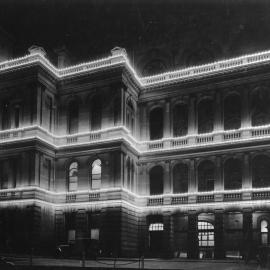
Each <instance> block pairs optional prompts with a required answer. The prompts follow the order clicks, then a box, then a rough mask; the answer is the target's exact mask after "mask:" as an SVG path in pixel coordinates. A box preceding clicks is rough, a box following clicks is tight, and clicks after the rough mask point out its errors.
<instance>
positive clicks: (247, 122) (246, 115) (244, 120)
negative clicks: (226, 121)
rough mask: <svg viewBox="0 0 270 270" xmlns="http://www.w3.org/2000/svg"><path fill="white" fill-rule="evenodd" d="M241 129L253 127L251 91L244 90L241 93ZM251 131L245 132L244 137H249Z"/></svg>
mask: <svg viewBox="0 0 270 270" xmlns="http://www.w3.org/2000/svg"><path fill="white" fill-rule="evenodd" d="M241 100H242V102H241V128H246V127H250V126H251V115H250V110H249V89H242V92H241ZM248 136H249V131H244V132H243V137H248Z"/></svg>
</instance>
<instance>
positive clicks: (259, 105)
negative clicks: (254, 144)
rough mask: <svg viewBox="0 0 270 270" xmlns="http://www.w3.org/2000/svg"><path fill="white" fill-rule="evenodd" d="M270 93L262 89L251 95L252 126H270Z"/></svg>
mask: <svg viewBox="0 0 270 270" xmlns="http://www.w3.org/2000/svg"><path fill="white" fill-rule="evenodd" d="M269 104H270V91H269V89H267V88H260V89H258V90H256V91H254V92H253V93H252V95H251V123H252V126H261V125H267V124H270V108H269Z"/></svg>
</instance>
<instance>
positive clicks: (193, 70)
mask: <svg viewBox="0 0 270 270" xmlns="http://www.w3.org/2000/svg"><path fill="white" fill-rule="evenodd" d="M269 63H270V51H264V52H259V53H255V54H250V55H244V56H240V57H237V58H231V59H228V60H222V61H216V62H213V63H209V64H205V65H199V66H193V67H189V68H184V69H179V70H175V71H170V72H165V73H162V74H157V75H153V76H148V77H139V76H138V75H137V72H136V70H135V69H134V68H133V66H132V65H131V64H130V61H129V59H128V57H127V55H126V54H125V53H122V52H119V53H118V54H114V55H112V56H108V57H106V58H103V59H99V60H96V61H91V62H86V63H81V64H78V65H75V66H70V67H67V68H56V67H55V66H54V65H52V64H51V62H50V61H49V60H48V59H47V58H46V57H45V56H44V55H43V54H41V53H31V54H29V55H26V56H24V57H21V58H17V59H13V60H8V61H5V62H1V63H0V73H5V72H11V71H15V70H18V69H22V68H25V67H29V66H33V65H40V66H41V67H43V68H45V69H46V70H47V71H48V72H49V73H50V74H51V75H52V76H54V77H55V78H56V79H57V80H59V81H60V80H65V79H68V78H72V77H77V76H82V75H85V74H90V73H94V72H98V71H105V70H106V69H111V68H116V67H120V66H123V67H125V69H126V71H127V73H128V74H129V76H130V77H131V78H132V79H133V81H134V83H135V84H136V85H138V87H140V88H141V89H149V88H152V87H160V86H162V85H169V84H172V83H178V82H183V81H192V80H194V79H201V78H204V79H205V78H209V77H211V76H219V75H220V74H225V73H226V74H227V73H232V72H235V71H244V72H245V71H246V70H247V69H248V68H256V67H262V66H264V65H268V64H269Z"/></svg>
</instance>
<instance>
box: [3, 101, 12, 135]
mask: <svg viewBox="0 0 270 270" xmlns="http://www.w3.org/2000/svg"><path fill="white" fill-rule="evenodd" d="M2 129H3V130H5V129H10V104H9V102H8V101H4V102H3V104H2Z"/></svg>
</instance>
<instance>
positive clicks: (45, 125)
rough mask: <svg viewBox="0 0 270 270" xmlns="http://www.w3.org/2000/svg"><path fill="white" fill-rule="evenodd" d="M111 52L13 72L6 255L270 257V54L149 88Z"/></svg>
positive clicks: (1, 199) (1, 172)
mask: <svg viewBox="0 0 270 270" xmlns="http://www.w3.org/2000/svg"><path fill="white" fill-rule="evenodd" d="M112 52H113V55H112V56H110V57H108V58H105V59H102V60H100V61H96V62H90V63H86V64H82V65H79V66H74V67H70V68H66V69H57V68H55V67H53V66H52V65H51V64H50V63H49V62H48V60H47V59H46V58H45V56H44V53H45V52H44V50H41V49H40V48H35V50H34V51H31V50H30V54H29V55H28V56H26V57H24V58H22V59H16V60H11V61H9V62H6V63H4V64H3V65H1V63H0V76H1V83H0V91H1V94H0V106H1V110H0V113H1V115H0V127H1V129H2V130H1V131H0V147H1V152H0V180H1V181H0V184H1V190H0V227H1V229H0V248H1V251H5V252H6V251H8V252H25V251H26V250H30V249H31V248H34V251H35V252H36V253H48V252H49V253H52V252H53V251H54V250H56V247H57V246H59V245H61V246H67V247H68V250H69V255H70V256H75V255H78V254H81V252H82V251H83V250H85V251H86V252H87V255H89V256H90V254H91V253H92V255H93V252H94V253H98V255H102V256H128V257H134V256H141V255H144V256H151V257H157V256H158V257H173V256H174V257H188V258H217V259H221V258H224V257H225V256H227V257H230V256H234V257H235V256H238V257H240V256H244V255H245V254H247V253H248V252H250V251H251V248H252V247H255V248H259V247H260V246H261V245H267V244H268V243H269V235H268V226H269V222H270V213H269V205H268V204H269V202H270V201H269V200H270V170H269V164H270V148H269V138H270V137H269V136H270V112H269V109H268V104H269V101H270V85H269V83H270V82H269V70H268V67H269V57H270V56H269V53H268V52H265V53H264V54H258V55H257V56H254V55H253V56H246V57H244V58H240V60H239V59H231V60H228V61H224V62H220V63H214V64H212V65H211V64H210V65H208V66H207V67H205V66H202V67H194V68H193V70H190V69H189V70H180V71H178V72H179V73H171V74H169V73H167V74H161V75H159V76H155V77H144V78H139V77H138V76H137V75H136V72H135V71H134V70H133V68H132V67H131V66H130V65H129V63H128V60H127V56H126V53H125V51H124V50H122V49H121V48H116V49H115V50H113V51H112ZM255 57H257V58H255ZM241 59H242V60H241ZM241 61H242V62H241ZM169 76H171V77H169ZM18 224H20V226H19V228H18ZM29 239H30V241H29ZM247 242H248V243H249V244H250V246H249V245H246V244H245V243H247Z"/></svg>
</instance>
